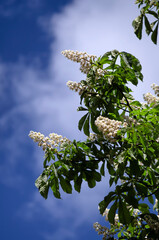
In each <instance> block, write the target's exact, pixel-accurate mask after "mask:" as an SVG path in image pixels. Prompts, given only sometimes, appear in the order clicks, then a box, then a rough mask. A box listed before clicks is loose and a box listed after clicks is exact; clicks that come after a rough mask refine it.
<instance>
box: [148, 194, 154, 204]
mask: <svg viewBox="0 0 159 240" xmlns="http://www.w3.org/2000/svg"><path fill="white" fill-rule="evenodd" d="M148 200H149V202H150V203H151V204H154V199H153V196H152V195H151V196H148Z"/></svg>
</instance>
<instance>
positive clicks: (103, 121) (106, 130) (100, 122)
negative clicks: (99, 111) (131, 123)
mask: <svg viewBox="0 0 159 240" xmlns="http://www.w3.org/2000/svg"><path fill="white" fill-rule="evenodd" d="M95 125H96V126H97V128H98V130H99V131H100V132H102V134H103V135H104V136H105V137H106V138H108V139H109V140H110V141H112V142H113V141H114V140H115V137H116V135H117V132H118V130H119V129H121V127H122V126H123V127H127V123H125V122H124V123H123V124H122V122H121V121H116V120H111V119H109V118H106V117H103V116H99V117H98V118H97V119H96V120H95Z"/></svg>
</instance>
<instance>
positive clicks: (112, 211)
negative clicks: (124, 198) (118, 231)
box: [108, 201, 117, 224]
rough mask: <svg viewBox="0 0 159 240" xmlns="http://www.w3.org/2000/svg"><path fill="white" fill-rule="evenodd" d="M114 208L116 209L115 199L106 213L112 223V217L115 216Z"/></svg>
mask: <svg viewBox="0 0 159 240" xmlns="http://www.w3.org/2000/svg"><path fill="white" fill-rule="evenodd" d="M116 210H117V201H115V202H114V203H113V205H112V206H111V208H110V210H109V213H108V220H109V222H110V223H112V224H114V222H115V221H114V218H115V213H116Z"/></svg>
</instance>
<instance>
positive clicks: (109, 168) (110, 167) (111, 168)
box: [107, 161, 115, 175]
mask: <svg viewBox="0 0 159 240" xmlns="http://www.w3.org/2000/svg"><path fill="white" fill-rule="evenodd" d="M107 169H108V171H109V174H110V175H114V174H115V170H114V168H113V167H112V165H111V164H110V162H109V161H107Z"/></svg>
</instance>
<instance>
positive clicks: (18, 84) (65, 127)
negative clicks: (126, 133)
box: [0, 0, 159, 240]
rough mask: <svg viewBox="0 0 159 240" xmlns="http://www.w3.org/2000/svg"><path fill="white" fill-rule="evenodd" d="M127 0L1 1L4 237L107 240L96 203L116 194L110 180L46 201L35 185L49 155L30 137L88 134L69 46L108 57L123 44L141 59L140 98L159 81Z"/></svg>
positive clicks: (154, 57)
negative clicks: (73, 84) (98, 228)
mask: <svg viewBox="0 0 159 240" xmlns="http://www.w3.org/2000/svg"><path fill="white" fill-rule="evenodd" d="M137 14H138V10H137V6H135V5H134V1H127V0H111V1H108V0H99V1H96V0H93V1H92V0H80V1H78V0H59V1H54V0H27V1H22V0H21V1H18V0H17V1H16V0H1V1H0V36H1V37H0V101H1V104H0V131H1V134H0V138H1V139H0V140H1V145H0V156H1V161H0V184H1V196H2V198H1V200H0V203H1V204H0V206H1V220H0V229H1V239H3V240H10V239H16V240H22V239H23V240H26V239H27V240H28V239H30V240H35V239H38V240H54V239H55V240H71V239H75V240H79V239H81V238H82V239H83V240H86V239H91V240H93V239H100V238H98V235H97V234H96V233H95V231H94V230H93V227H92V225H93V223H94V222H96V221H99V222H102V223H103V222H104V220H103V219H102V217H101V216H100V215H99V212H98V208H97V205H98V203H99V202H100V201H101V200H102V199H103V197H104V196H105V195H106V193H107V192H108V191H109V188H108V179H109V177H108V176H106V178H104V179H103V181H102V182H101V183H99V184H98V185H97V187H96V189H91V190H89V189H88V187H87V185H86V184H84V185H83V188H82V192H81V194H78V193H75V192H74V193H73V195H65V194H63V195H62V197H63V199H62V200H56V199H54V198H53V196H52V194H51V193H50V195H49V198H48V200H44V199H43V198H42V197H41V196H40V194H39V193H38V191H37V189H36V187H35V186H34V182H35V179H36V178H37V177H38V176H39V174H40V173H41V171H42V162H43V152H42V150H41V149H40V148H38V147H37V145H36V144H35V143H33V142H32V141H31V140H30V139H29V138H28V133H29V131H30V130H34V131H40V132H42V133H44V134H45V135H47V134H49V133H50V132H55V133H59V134H62V135H63V136H66V137H68V138H69V139H74V138H75V139H82V138H83V134H82V133H80V132H79V131H78V130H77V123H78V120H79V118H80V114H79V113H78V112H76V109H77V107H78V106H79V98H78V96H77V95H76V94H75V93H74V92H71V91H70V90H69V89H67V86H66V82H67V81H68V80H71V81H80V80H81V79H84V77H85V76H84V75H82V74H81V73H80V72H79V66H78V64H75V63H72V62H70V61H69V60H67V59H66V58H64V57H63V56H62V55H61V51H62V50H65V49H73V50H79V51H87V52H88V53H90V54H95V55H98V56H100V55H102V54H104V53H105V52H106V51H109V50H113V49H117V50H119V51H127V52H130V53H132V54H133V55H135V56H136V57H138V58H139V60H140V61H141V63H142V65H143V74H144V82H143V83H140V84H139V86H138V87H137V88H133V89H134V96H135V97H136V98H137V99H139V100H141V101H142V95H143V93H146V92H151V89H150V85H151V84H152V83H153V82H154V83H159V80H158V75H159V68H158V56H159V49H158V46H155V45H154V44H153V43H152V42H151V41H150V39H149V38H148V37H147V36H145V35H144V39H143V40H142V41H139V40H138V39H137V38H136V37H135V35H134V33H133V29H132V27H131V22H132V20H133V19H134V18H135V17H136V16H137Z"/></svg>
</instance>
